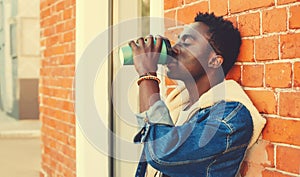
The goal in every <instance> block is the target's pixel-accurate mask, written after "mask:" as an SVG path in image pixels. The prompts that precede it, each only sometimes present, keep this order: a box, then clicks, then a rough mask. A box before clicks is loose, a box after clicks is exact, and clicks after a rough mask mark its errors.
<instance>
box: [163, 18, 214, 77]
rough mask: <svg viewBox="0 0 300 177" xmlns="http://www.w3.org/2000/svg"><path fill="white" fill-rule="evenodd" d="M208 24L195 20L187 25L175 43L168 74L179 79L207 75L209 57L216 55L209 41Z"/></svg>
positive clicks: (168, 65)
mask: <svg viewBox="0 0 300 177" xmlns="http://www.w3.org/2000/svg"><path fill="white" fill-rule="evenodd" d="M209 37H210V36H209V33H208V26H207V25H205V24H204V23H202V22H195V23H192V24H191V25H189V26H187V27H185V29H184V31H183V32H182V33H181V34H180V36H179V38H178V41H177V43H176V44H175V45H174V47H173V50H174V53H175V54H174V56H173V57H170V58H171V59H169V62H168V64H167V67H168V72H167V75H168V77H169V78H171V79H177V80H183V81H186V80H194V81H195V80H197V79H198V78H200V77H201V76H203V75H205V74H206V72H207V69H208V59H209V58H210V57H211V56H212V55H215V53H214V51H213V49H212V48H211V46H210V44H209V43H208V39H209Z"/></svg>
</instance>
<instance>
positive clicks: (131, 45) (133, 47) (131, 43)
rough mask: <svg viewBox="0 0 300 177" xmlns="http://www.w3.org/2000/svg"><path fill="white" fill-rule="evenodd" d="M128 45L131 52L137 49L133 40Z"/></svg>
mask: <svg viewBox="0 0 300 177" xmlns="http://www.w3.org/2000/svg"><path fill="white" fill-rule="evenodd" d="M128 45H129V46H130V47H131V48H132V49H133V50H135V49H137V48H138V47H137V45H136V43H135V42H134V41H133V40H132V41H129V43H128Z"/></svg>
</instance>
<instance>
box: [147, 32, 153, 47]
mask: <svg viewBox="0 0 300 177" xmlns="http://www.w3.org/2000/svg"><path fill="white" fill-rule="evenodd" d="M145 40H146V42H147V45H148V46H149V45H151V44H153V41H154V40H153V36H152V35H151V34H150V35H148V36H147V37H146V38H145Z"/></svg>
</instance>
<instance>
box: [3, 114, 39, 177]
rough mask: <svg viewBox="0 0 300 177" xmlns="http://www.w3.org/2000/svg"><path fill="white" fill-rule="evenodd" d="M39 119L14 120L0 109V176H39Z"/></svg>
mask: <svg viewBox="0 0 300 177" xmlns="http://www.w3.org/2000/svg"><path fill="white" fill-rule="evenodd" d="M40 147H41V142H40V121H39V120H15V119H13V118H11V117H9V116H8V115H6V114H5V113H3V112H1V111H0V176H1V177H2V176H3V177H39V171H40V164H41V149H40Z"/></svg>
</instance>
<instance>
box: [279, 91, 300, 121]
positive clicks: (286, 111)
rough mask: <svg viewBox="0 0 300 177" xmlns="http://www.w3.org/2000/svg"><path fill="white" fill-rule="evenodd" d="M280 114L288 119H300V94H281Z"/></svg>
mask: <svg viewBox="0 0 300 177" xmlns="http://www.w3.org/2000/svg"><path fill="white" fill-rule="evenodd" d="M279 114H280V115H281V116H287V117H298V118H299V117H300V92H299V91H298V92H281V93H280V100H279Z"/></svg>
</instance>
